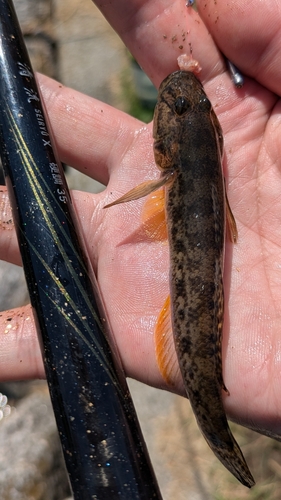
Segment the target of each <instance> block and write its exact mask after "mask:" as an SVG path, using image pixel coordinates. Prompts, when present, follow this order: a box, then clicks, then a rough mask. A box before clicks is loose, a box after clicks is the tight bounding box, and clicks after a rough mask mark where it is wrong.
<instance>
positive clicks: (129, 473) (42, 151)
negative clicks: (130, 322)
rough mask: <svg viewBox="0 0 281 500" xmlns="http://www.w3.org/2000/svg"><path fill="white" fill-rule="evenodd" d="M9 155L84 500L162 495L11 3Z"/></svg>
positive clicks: (0, 125) (2, 120)
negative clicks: (79, 230)
mask: <svg viewBox="0 0 281 500" xmlns="http://www.w3.org/2000/svg"><path fill="white" fill-rule="evenodd" d="M0 75H1V76H0V152H1V158H2V162H3V167H4V173H5V178H6V184H7V188H8V191H9V196H10V200H11V205H12V210H13V218H14V223H15V227H16V231H17V236H18V241H19V246H20V251H21V256H22V262H23V267H24V271H25V276H26V281H27V285H28V290H29V295H30V300H31V304H32V307H33V312H34V317H35V321H36V325H37V331H38V336H39V340H40V344H41V349H42V355H43V359H44V365H45V371H46V377H47V381H48V384H49V390H50V395H51V399H52V403H53V409H54V413H55V417H56V422H57V427H58V431H59V436H60V439H61V444H62V448H63V452H64V458H65V462H66V467H67V470H68V474H69V478H70V482H71V485H72V490H73V495H74V498H75V500H90V499H91V500H92V499H98V500H109V499H110V500H115V499H118V500H120V499H122V500H124V499H128V500H138V499H143V500H149V499H156V500H160V499H161V494H160V491H159V488H158V485H157V481H156V479H155V476H154V473H153V470H152V467H151V464H150V460H149V457H148V454H147V449H146V445H145V443H144V440H143V437H142V434H141V430H140V427H139V423H138V420H137V416H136V413H135V409H134V406H133V403H132V400H131V397H130V393H129V390H128V387H127V384H126V380H125V376H124V373H123V371H122V369H121V365H120V361H119V357H118V354H117V351H116V348H115V345H114V344H113V341H112V337H111V335H110V332H109V327H108V322H107V321H106V317H105V313H104V308H103V306H102V303H101V299H100V295H99V292H98V287H97V283H96V281H95V278H94V275H93V273H92V270H91V266H90V264H89V259H88V258H87V257H86V252H85V246H84V244H83V243H82V239H81V235H79V232H78V226H77V222H76V217H75V214H74V209H73V205H72V202H71V197H70V194H69V191H68V188H67V185H66V182H65V179H64V174H63V171H62V168H61V165H60V162H59V160H58V158H57V156H56V153H55V151H54V149H53V146H52V144H53V141H52V137H51V132H50V128H49V125H48V124H47V123H46V119H45V113H44V109H43V103H42V100H41V96H40V92H39V90H38V88H37V85H36V81H35V77H34V73H33V71H32V68H31V64H30V61H29V58H28V55H27V51H26V48H25V45H24V42H23V38H22V34H21V31H20V28H19V24H18V21H17V18H16V14H15V11H14V7H13V4H12V1H11V0H0Z"/></svg>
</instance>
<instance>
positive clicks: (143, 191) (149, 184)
mask: <svg viewBox="0 0 281 500" xmlns="http://www.w3.org/2000/svg"><path fill="white" fill-rule="evenodd" d="M170 177H171V174H168V175H166V176H163V177H160V179H156V180H153V181H145V182H142V183H141V184H139V186H136V187H134V188H133V189H131V190H130V191H128V193H126V194H124V195H123V196H121V197H120V198H118V199H117V200H115V201H113V202H112V203H109V204H108V205H105V207H103V208H109V207H113V205H119V203H126V202H128V201H133V200H138V199H139V198H143V197H144V196H147V195H148V194H150V193H152V192H153V191H156V189H159V188H160V187H161V186H164V184H166V183H167V182H168V180H169V179H170Z"/></svg>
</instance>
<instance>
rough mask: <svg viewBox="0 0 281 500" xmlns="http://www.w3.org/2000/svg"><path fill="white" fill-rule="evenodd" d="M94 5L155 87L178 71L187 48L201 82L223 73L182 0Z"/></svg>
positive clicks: (103, 1)
mask: <svg viewBox="0 0 281 500" xmlns="http://www.w3.org/2000/svg"><path fill="white" fill-rule="evenodd" d="M94 2H95V4H96V5H97V7H98V8H99V9H100V10H101V12H102V13H103V15H104V16H105V17H106V18H107V20H108V21H109V23H110V24H111V25H112V26H113V28H114V29H115V30H116V31H117V33H118V34H119V35H120V37H121V38H122V40H123V41H124V43H125V45H126V46H127V47H128V48H129V50H130V51H131V53H132V54H133V55H134V57H135V58H136V59H137V61H138V63H139V64H140V65H141V67H142V68H143V69H144V71H145V72H146V73H147V75H148V76H149V78H150V79H151V80H152V81H153V83H154V84H155V85H156V86H157V87H158V86H159V84H160V83H161V81H162V80H163V78H165V77H166V76H167V75H168V74H169V73H171V72H172V71H175V70H177V69H178V66H177V58H178V56H179V55H180V54H183V53H189V52H190V46H191V47H192V50H193V55H194V58H195V59H198V60H199V62H200V65H201V66H202V68H203V69H202V73H201V76H200V78H202V79H203V80H205V79H206V78H208V79H210V78H212V77H213V76H215V75H216V74H218V72H221V71H222V70H223V68H224V64H223V60H222V59H221V57H220V53H219V51H218V50H217V48H216V46H215V44H214V42H213V41H212V38H211V36H210V34H209V33H208V31H207V29H206V27H205V25H204V22H203V21H202V20H201V19H200V17H199V15H198V14H197V13H196V12H195V11H194V10H193V9H192V8H190V7H187V6H186V3H185V0H158V1H155V0H131V1H130V2H128V1H127V0H115V1H114V2H108V1H107V0H94ZM120 13H122V15H120Z"/></svg>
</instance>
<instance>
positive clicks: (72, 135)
mask: <svg viewBox="0 0 281 500" xmlns="http://www.w3.org/2000/svg"><path fill="white" fill-rule="evenodd" d="M37 77H38V82H39V85H40V89H41V92H42V95H43V98H44V102H45V105H46V108H47V110H48V115H49V118H50V122H51V125H52V130H53V134H54V137H55V140H56V144H57V148H58V153H59V157H60V159H61V161H63V162H65V163H67V164H68V165H71V166H73V167H75V168H76V169H77V170H80V172H83V173H84V174H86V175H88V176H90V177H93V178H94V179H96V180H97V181H99V182H101V183H103V184H107V182H108V176H109V171H110V169H111V168H112V167H113V166H115V165H116V164H117V163H118V162H119V160H120V158H122V157H123V156H124V154H125V152H126V150H127V148H128V147H129V146H131V144H132V140H133V138H134V133H135V132H136V130H138V129H140V128H141V127H142V126H143V124H142V123H141V122H139V120H137V119H135V118H133V117H131V116H129V115H127V114H126V113H123V112H122V111H119V110H117V109H115V108H113V107H111V106H109V105H107V104H104V103H102V102H100V101H97V100H96V99H93V98H91V97H88V96H86V95H84V94H81V93H80V92H77V91H75V90H72V89H69V88H67V87H64V86H63V85H62V84H60V83H58V82H56V81H55V80H52V79H51V78H48V77H46V76H43V75H37Z"/></svg>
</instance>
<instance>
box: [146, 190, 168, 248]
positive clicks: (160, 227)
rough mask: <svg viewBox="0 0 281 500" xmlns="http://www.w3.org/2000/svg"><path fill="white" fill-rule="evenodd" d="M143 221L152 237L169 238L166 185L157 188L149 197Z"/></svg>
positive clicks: (157, 238)
mask: <svg viewBox="0 0 281 500" xmlns="http://www.w3.org/2000/svg"><path fill="white" fill-rule="evenodd" d="M142 223H143V225H144V228H145V232H146V234H147V235H148V236H149V237H150V238H151V239H153V240H158V241H163V240H166V239H167V224H166V214H165V189H164V187H161V188H160V189H157V191H155V192H153V193H151V194H150V196H149V197H148V198H147V200H146V202H145V204H144V206H143V209H142Z"/></svg>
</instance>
